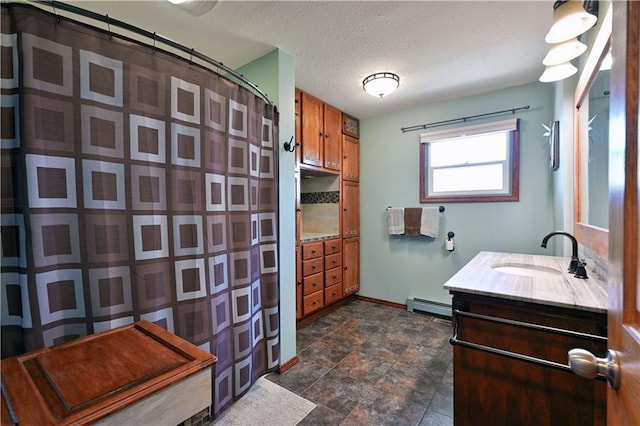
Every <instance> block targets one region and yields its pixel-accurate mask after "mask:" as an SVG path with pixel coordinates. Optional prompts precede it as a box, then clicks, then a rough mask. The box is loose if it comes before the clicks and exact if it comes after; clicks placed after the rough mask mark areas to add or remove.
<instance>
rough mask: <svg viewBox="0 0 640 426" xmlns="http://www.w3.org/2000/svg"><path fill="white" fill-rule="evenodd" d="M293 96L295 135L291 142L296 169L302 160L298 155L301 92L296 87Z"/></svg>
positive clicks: (300, 133)
mask: <svg viewBox="0 0 640 426" xmlns="http://www.w3.org/2000/svg"><path fill="white" fill-rule="evenodd" d="M294 96H295V97H294V120H295V121H294V122H295V136H294V141H293V142H294V143H295V144H296V147H295V151H294V156H295V161H296V169H298V165H299V164H300V162H301V160H302V156H301V155H300V152H301V148H300V147H301V145H300V143H301V142H302V92H301V91H300V89H298V88H297V87H296V89H295V95H294Z"/></svg>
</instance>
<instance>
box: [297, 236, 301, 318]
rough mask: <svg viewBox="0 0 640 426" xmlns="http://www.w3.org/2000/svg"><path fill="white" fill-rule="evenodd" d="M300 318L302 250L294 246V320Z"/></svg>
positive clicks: (298, 246)
mask: <svg viewBox="0 0 640 426" xmlns="http://www.w3.org/2000/svg"><path fill="white" fill-rule="evenodd" d="M300 318H302V249H301V248H300V245H298V244H296V319H297V320H299V319H300Z"/></svg>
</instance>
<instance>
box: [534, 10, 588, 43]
mask: <svg viewBox="0 0 640 426" xmlns="http://www.w3.org/2000/svg"><path fill="white" fill-rule="evenodd" d="M585 3H586V2H585ZM590 3H592V2H590ZM597 20H598V18H597V17H596V15H593V14H591V13H589V12H587V11H586V10H585V8H584V7H583V5H582V2H581V1H580V0H568V1H556V2H555V3H554V4H553V25H551V28H550V29H549V32H548V33H547V35H546V36H545V38H544V41H546V42H547V43H561V42H563V41H566V40H569V39H572V38H574V37H577V36H579V35H580V34H582V33H584V32H586V31H587V30H588V29H589V28H591V27H593V26H594V25H595V23H596V21H597Z"/></svg>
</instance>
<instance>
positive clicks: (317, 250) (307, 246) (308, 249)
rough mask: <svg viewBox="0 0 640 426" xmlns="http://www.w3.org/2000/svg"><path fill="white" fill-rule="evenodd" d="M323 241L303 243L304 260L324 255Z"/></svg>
mask: <svg viewBox="0 0 640 426" xmlns="http://www.w3.org/2000/svg"><path fill="white" fill-rule="evenodd" d="M323 248H324V245H323V243H322V241H317V242H313V243H304V244H302V260H308V259H313V258H316V257H321V256H323V255H324V250H323Z"/></svg>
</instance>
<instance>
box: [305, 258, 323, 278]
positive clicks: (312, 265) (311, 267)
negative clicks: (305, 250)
mask: <svg viewBox="0 0 640 426" xmlns="http://www.w3.org/2000/svg"><path fill="white" fill-rule="evenodd" d="M322 260H323V259H322V258H321V257H318V258H316V259H311V260H304V261H303V262H302V276H303V277H307V276H309V275H312V274H317V273H318V272H321V271H322V270H323V269H324V262H323V261H322Z"/></svg>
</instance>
